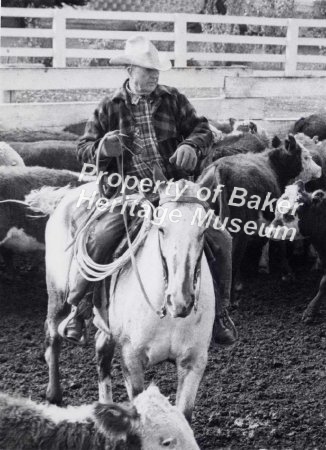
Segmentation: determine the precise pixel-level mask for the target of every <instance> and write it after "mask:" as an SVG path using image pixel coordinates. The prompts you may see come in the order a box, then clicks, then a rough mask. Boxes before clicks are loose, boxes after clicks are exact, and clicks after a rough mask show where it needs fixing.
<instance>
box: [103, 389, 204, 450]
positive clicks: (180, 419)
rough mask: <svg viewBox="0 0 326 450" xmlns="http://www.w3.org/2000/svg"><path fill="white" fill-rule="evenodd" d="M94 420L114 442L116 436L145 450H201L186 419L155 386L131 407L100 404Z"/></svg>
mask: <svg viewBox="0 0 326 450" xmlns="http://www.w3.org/2000/svg"><path fill="white" fill-rule="evenodd" d="M94 417H95V422H96V424H97V426H98V427H99V428H100V430H101V432H102V433H103V434H104V435H105V436H106V437H107V438H109V439H111V440H112V437H113V436H116V439H117V440H118V439H123V440H125V441H127V442H129V443H130V444H131V443H133V444H134V445H135V444H137V441H139V448H142V449H143V450H160V449H162V450H163V449H166V448H167V449H174V450H184V449H187V450H199V447H198V445H197V443H196V441H195V438H194V434H193V431H192V430H191V428H190V426H189V424H188V422H187V421H186V419H185V417H184V415H183V414H182V413H181V412H180V411H179V410H178V409H177V408H176V407H175V406H172V405H171V404H170V402H169V401H168V399H167V398H166V397H164V396H163V395H162V394H161V393H160V391H159V389H158V388H157V387H155V386H150V387H148V388H147V389H146V391H144V392H142V393H141V394H139V395H138V396H137V397H136V398H135V399H134V401H133V405H130V406H123V405H115V404H108V405H105V404H101V403H98V404H97V405H96V406H95V409H94ZM128 448H129V447H128ZM133 448H134V447H133ZM135 448H138V447H137V446H136V445H135Z"/></svg>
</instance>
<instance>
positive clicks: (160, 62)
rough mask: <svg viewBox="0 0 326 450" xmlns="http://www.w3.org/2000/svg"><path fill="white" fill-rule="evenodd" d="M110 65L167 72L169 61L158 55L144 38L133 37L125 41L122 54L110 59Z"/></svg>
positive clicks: (169, 65) (154, 48) (155, 49)
mask: <svg viewBox="0 0 326 450" xmlns="http://www.w3.org/2000/svg"><path fill="white" fill-rule="evenodd" d="M110 64H112V65H119V66H121V65H132V66H140V67H145V68H147V69H156V70H163V71H164V70H169V69H171V61H170V60H169V59H167V58H166V56H163V55H160V54H159V52H158V50H157V48H156V47H155V46H154V45H153V44H152V43H151V41H150V40H149V39H147V38H146V37H144V36H134V37H132V38H130V39H128V40H127V41H126V46H125V49H124V54H123V55H121V56H114V57H113V58H111V59H110Z"/></svg>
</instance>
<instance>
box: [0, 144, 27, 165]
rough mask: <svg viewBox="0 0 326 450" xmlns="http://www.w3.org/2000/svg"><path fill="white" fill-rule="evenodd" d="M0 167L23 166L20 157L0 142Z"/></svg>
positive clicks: (7, 145)
mask: <svg viewBox="0 0 326 450" xmlns="http://www.w3.org/2000/svg"><path fill="white" fill-rule="evenodd" d="M0 166H21V167H23V166H25V164H24V161H23V159H22V157H21V156H20V155H19V154H18V153H17V152H16V151H15V150H14V149H13V148H12V147H11V146H10V145H9V144H7V143H6V142H0Z"/></svg>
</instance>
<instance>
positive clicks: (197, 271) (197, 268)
mask: <svg viewBox="0 0 326 450" xmlns="http://www.w3.org/2000/svg"><path fill="white" fill-rule="evenodd" d="M166 203H197V204H199V205H200V206H202V207H203V208H204V209H205V211H208V210H209V205H208V203H207V202H205V201H203V200H200V199H198V198H197V197H192V196H189V195H184V196H181V197H180V198H178V199H177V200H175V199H174V198H173V196H166V197H163V198H160V201H159V206H162V205H165V204H166ZM158 244H159V251H160V256H161V260H162V267H163V280H164V285H165V290H166V289H167V285H168V281H169V273H168V267H167V263H166V259H165V256H164V255H163V252H162V246H161V239H160V236H159V233H158ZM203 251H204V245H203V246H202V249H201V250H200V253H199V256H198V258H197V262H196V265H195V277H194V288H195V301H194V311H195V312H197V309H198V300H199V293H200V281H201V260H202V256H203ZM166 301H167V300H166V298H165V300H164V303H163V305H162V307H161V313H160V317H161V318H163V317H165V316H166Z"/></svg>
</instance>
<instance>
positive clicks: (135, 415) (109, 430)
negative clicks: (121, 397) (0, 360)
mask: <svg viewBox="0 0 326 450" xmlns="http://www.w3.org/2000/svg"><path fill="white" fill-rule="evenodd" d="M0 448H1V449H6V450H32V449H33V450H59V449H71V450H73V449H74V450H90V449H97V450H101V449H103V450H104V449H105V450H110V449H116V450H141V449H142V450H160V449H163V448H171V449H175V450H199V447H198V445H197V443H196V441H195V438H194V435H193V431H192V430H191V428H190V426H189V424H188V422H187V421H186V419H185V417H184V416H183V414H182V413H181V412H180V411H179V410H178V409H177V408H176V407H175V406H172V405H171V404H170V403H169V401H168V399H167V398H166V397H164V396H163V395H162V394H161V393H160V392H159V390H158V388H157V387H156V386H149V387H148V388H147V390H146V391H144V392H142V393H141V394H139V395H138V396H137V397H136V398H135V399H134V400H133V402H132V403H128V404H116V403H109V404H104V403H93V404H89V405H82V406H68V407H66V408H60V407H58V406H54V405H44V404H39V403H36V402H34V401H31V400H27V399H23V398H19V397H17V398H15V397H12V396H9V395H7V394H0Z"/></svg>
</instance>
